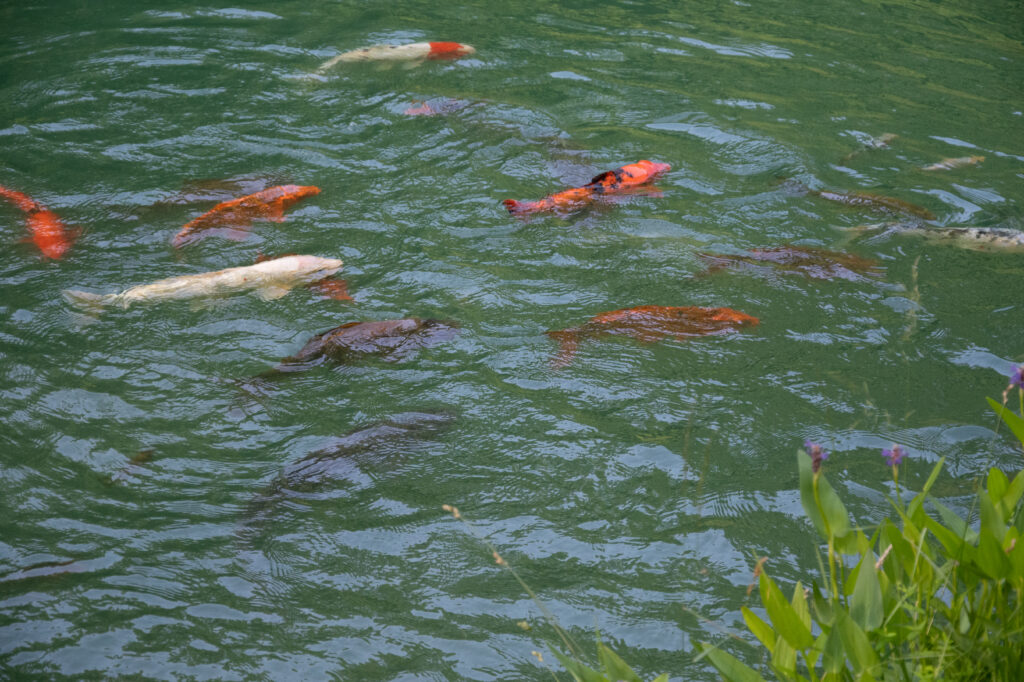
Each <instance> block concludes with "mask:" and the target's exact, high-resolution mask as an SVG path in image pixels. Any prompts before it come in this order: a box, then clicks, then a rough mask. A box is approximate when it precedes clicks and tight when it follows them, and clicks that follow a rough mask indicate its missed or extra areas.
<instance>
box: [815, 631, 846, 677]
mask: <svg viewBox="0 0 1024 682" xmlns="http://www.w3.org/2000/svg"><path fill="white" fill-rule="evenodd" d="M821 664H822V666H823V667H824V669H825V672H826V673H839V672H842V671H844V670H846V652H845V651H844V650H843V638H842V636H841V635H840V634H839V628H832V631H831V632H830V633H828V638H827V639H826V640H825V650H824V651H823V652H822V659H821Z"/></svg>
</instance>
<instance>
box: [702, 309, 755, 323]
mask: <svg viewBox="0 0 1024 682" xmlns="http://www.w3.org/2000/svg"><path fill="white" fill-rule="evenodd" d="M711 319H713V320H716V321H718V322H725V323H727V324H731V325H736V326H739V327H754V326H757V325H758V324H760V323H761V320H759V319H757V318H756V317H754V316H753V315H747V314H746V313H741V312H740V311H738V310H733V309H732V308H715V309H714V311H713V313H712V315H711Z"/></svg>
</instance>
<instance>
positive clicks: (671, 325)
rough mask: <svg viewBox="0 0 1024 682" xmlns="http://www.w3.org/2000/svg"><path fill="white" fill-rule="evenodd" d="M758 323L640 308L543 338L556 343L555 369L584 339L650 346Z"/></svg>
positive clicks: (702, 312) (721, 312)
mask: <svg viewBox="0 0 1024 682" xmlns="http://www.w3.org/2000/svg"><path fill="white" fill-rule="evenodd" d="M759 322H760V320H758V319H757V318H756V317H753V316H751V315H747V314H746V313H741V312H740V311H738V310H733V309H732V308H700V307H696V306H686V307H678V306H661V305H643V306H639V307H637V308H626V309H623V310H612V311H611V312H607V313H601V314H600V315H596V316H594V317H592V318H590V319H589V320H588V321H587V322H586V323H585V324H583V325H582V326H580V327H574V328H572V329H562V330H558V331H549V332H547V335H548V336H550V337H551V338H553V339H555V340H556V341H558V343H559V349H558V355H557V356H556V357H555V359H554V360H552V363H551V364H552V366H553V367H555V368H556V369H557V368H560V367H565V366H566V365H568V364H569V363H570V362H572V358H573V356H575V355H576V349H577V347H578V346H579V342H580V341H581V340H582V339H585V338H595V339H596V338H601V337H603V336H631V337H633V338H634V339H637V340H638V341H640V342H642V343H654V342H656V341H660V340H661V339H663V338H665V337H666V336H670V337H672V338H675V339H677V340H679V341H685V340H687V339H692V338H695V337H698V336H709V335H717V334H726V333H729V332H734V331H738V330H739V329H740V328H742V327H750V326H754V325H757V324H758V323H759Z"/></svg>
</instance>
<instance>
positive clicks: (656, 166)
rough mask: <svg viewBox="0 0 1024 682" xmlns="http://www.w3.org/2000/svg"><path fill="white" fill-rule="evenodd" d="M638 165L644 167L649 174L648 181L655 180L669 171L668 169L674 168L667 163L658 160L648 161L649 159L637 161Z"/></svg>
mask: <svg viewBox="0 0 1024 682" xmlns="http://www.w3.org/2000/svg"><path fill="white" fill-rule="evenodd" d="M636 165H638V166H640V167H641V168H643V170H644V172H645V173H646V174H647V180H648V181H650V180H653V179H654V178H656V177H658V176H659V175H661V174H663V173H667V172H668V171H670V170H672V166H670V165H669V164H667V163H660V162H658V161H648V160H647V159H643V160H642V161H637V163H636Z"/></svg>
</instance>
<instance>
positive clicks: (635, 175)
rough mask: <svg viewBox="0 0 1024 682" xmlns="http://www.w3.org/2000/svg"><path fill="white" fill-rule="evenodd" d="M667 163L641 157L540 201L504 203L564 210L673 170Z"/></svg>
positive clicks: (513, 209)
mask: <svg viewBox="0 0 1024 682" xmlns="http://www.w3.org/2000/svg"><path fill="white" fill-rule="evenodd" d="M671 168H672V166H670V165H668V164H667V163H656V162H651V161H647V160H646V159H645V160H642V161H637V162H636V163H631V164H629V165H627V166H623V167H622V168H616V169H615V170H610V171H605V172H604V173H601V174H600V175H596V176H594V178H593V179H591V181H590V182H588V183H587V184H585V185H583V186H582V187H573V188H572V189H567V190H565V191H563V192H559V193H557V194H552V195H550V196H546V197H544V198H543V199H541V200H539V201H516V200H515V199H505V201H503V202H502V203H503V204H504V205H505V208H507V209H508V212H509V213H511V214H512V215H525V214H529V213H537V212H539V211H556V212H559V213H565V212H569V211H573V210H576V209H578V208H581V207H583V206H585V205H586V204H588V203H591V202H593V201H596V200H597V199H600V198H601V197H602V196H605V195H608V194H616V193H621V192H624V191H626V190H629V189H632V188H634V187H639V186H640V185H643V184H646V183H648V182H651V181H653V180H654V179H655V178H657V177H658V176H659V175H661V174H662V173H665V172H666V171H668V170H670V169H671Z"/></svg>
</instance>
